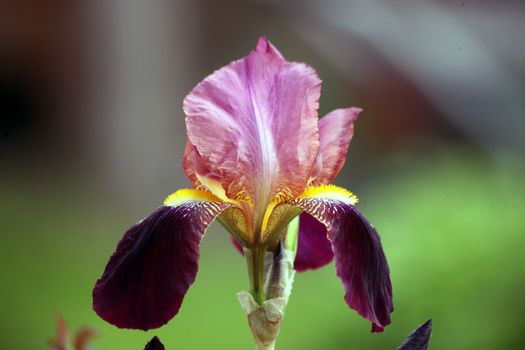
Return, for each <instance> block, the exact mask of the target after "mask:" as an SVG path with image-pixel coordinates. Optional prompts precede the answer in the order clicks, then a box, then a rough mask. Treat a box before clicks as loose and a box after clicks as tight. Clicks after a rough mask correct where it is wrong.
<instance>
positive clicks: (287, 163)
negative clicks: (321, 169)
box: [184, 38, 321, 208]
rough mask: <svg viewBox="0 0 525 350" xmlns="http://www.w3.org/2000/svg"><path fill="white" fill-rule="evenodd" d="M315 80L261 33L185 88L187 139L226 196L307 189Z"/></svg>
mask: <svg viewBox="0 0 525 350" xmlns="http://www.w3.org/2000/svg"><path fill="white" fill-rule="evenodd" d="M320 88H321V81H320V79H319V77H318V76H317V74H316V72H315V71H314V70H313V69H312V68H311V67H310V66H307V65H306V64H303V63H294V62H288V61H285V60H284V59H283V57H282V55H281V54H280V53H279V52H278V51H277V49H276V48H275V47H274V46H273V45H271V44H270V43H269V42H268V41H267V40H266V39H264V38H261V39H260V40H259V43H258V44H257V49H256V50H255V51H252V52H251V53H250V54H249V55H248V56H246V57H244V58H242V59H240V60H238V61H235V62H233V63H231V64H229V65H228V66H226V67H223V68H221V69H219V70H218V71H216V72H215V73H213V74H212V75H210V76H209V77H207V78H206V79H204V81H202V82H201V83H200V84H198V85H197V86H196V87H195V88H194V89H193V90H192V91H191V92H190V93H189V95H188V96H187V97H186V98H185V100H184V112H185V113H186V127H187V131H188V138H189V141H190V142H191V144H192V145H193V146H194V147H195V150H196V151H197V154H198V155H200V159H201V160H202V165H203V166H204V168H206V169H209V170H210V171H212V172H213V173H214V174H216V175H217V178H218V179H220V181H221V183H222V186H223V188H224V190H225V191H226V194H227V195H228V196H229V197H230V198H239V197H243V198H245V197H249V198H251V199H252V200H253V202H254V203H257V204H258V205H261V206H264V208H265V207H266V205H267V204H268V202H269V200H270V199H271V197H272V196H273V195H275V194H276V193H278V192H286V193H288V194H290V195H292V196H293V195H298V194H300V193H301V192H302V191H303V190H304V188H305V186H306V184H307V182H308V179H309V177H310V174H311V171H312V167H313V164H314V161H315V158H316V156H317V152H318V149H319V142H318V139H319V136H318V129H317V109H318V105H319V104H318V101H319V96H320Z"/></svg>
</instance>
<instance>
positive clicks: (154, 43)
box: [0, 0, 525, 350]
mask: <svg viewBox="0 0 525 350" xmlns="http://www.w3.org/2000/svg"><path fill="white" fill-rule="evenodd" d="M260 35H266V36H267V37H268V38H269V39H270V40H271V41H272V42H273V43H274V44H275V45H276V46H277V47H278V48H279V49H280V50H281V51H282V52H283V54H284V55H285V56H286V57H287V58H288V59H290V60H296V61H305V62H308V63H309V64H311V65H313V66H314V67H315V68H316V69H317V70H318V72H319V74H320V76H321V78H322V79H323V81H324V85H323V95H322V98H321V115H323V114H324V113H326V112H328V111H330V110H332V109H334V108H337V107H344V106H351V105H355V106H360V107H362V108H363V109H364V112H363V113H362V115H361V117H360V118H359V120H358V122H357V125H356V135H355V137H354V140H353V142H352V145H351V147H350V151H349V155H348V159H347V163H346V165H345V168H344V170H343V172H342V173H341V174H340V175H339V177H338V178H337V180H336V183H337V184H339V185H342V186H345V187H347V188H349V189H351V190H352V191H354V192H355V193H357V194H358V196H359V197H360V198H361V202H360V208H361V210H362V211H363V212H364V213H365V214H366V216H367V217H368V218H369V219H370V220H371V221H372V222H373V223H374V225H375V226H376V228H377V229H378V231H379V232H380V233H381V235H382V239H383V245H384V249H385V252H386V254H387V257H388V259H389V263H390V267H391V274H392V280H393V285H394V298H395V299H394V301H395V308H396V309H395V312H394V313H393V315H392V325H391V326H389V327H387V329H386V330H385V332H384V333H383V334H371V333H370V332H369V330H370V324H369V323H368V322H366V321H365V320H363V319H361V318H360V317H359V316H358V315H357V313H355V312H354V311H351V310H349V309H348V308H347V307H346V306H345V304H344V302H343V289H342V286H341V285H340V282H339V280H338V279H337V278H336V277H335V271H334V266H333V265H330V266H327V267H325V268H323V269H321V270H317V271H313V272H308V273H304V274H299V275H298V276H297V278H296V282H295V286H294V291H293V294H292V298H291V301H290V304H289V307H288V310H287V315H286V318H285V321H284V324H283V327H282V332H281V335H280V337H279V341H278V348H279V349H395V348H396V347H397V346H398V345H399V344H400V343H401V342H402V340H403V338H404V337H405V336H406V335H407V334H408V333H409V332H410V331H411V330H412V329H414V328H415V327H416V326H417V325H418V324H420V323H422V322H424V321H426V320H427V319H429V318H432V319H433V320H434V333H433V336H432V342H431V349H521V348H525V340H524V338H523V331H524V328H525V321H524V319H523V314H524V313H525V303H524V301H523V296H524V295H525V294H524V293H525V270H524V266H525V264H524V263H525V261H524V260H525V259H524V255H525V254H524V252H523V250H524V247H525V246H524V244H525V216H524V214H525V184H524V179H525V177H524V175H525V162H524V161H525V158H524V155H525V138H524V136H525V118H524V117H525V45H524V42H525V41H524V38H525V4H524V3H523V2H522V1H518V0H516V1H510V0H502V1H488V0H479V1H474V0H454V1H419V0H388V1H387V0H384V1H381V0H377V1H367V0H360V1H358V0H355V1H339V2H331V1H278V0H275V1H269V0H268V1H262V0H259V1H256V0H253V1H240V0H237V1H235V0H226V1H216V0H198V1H192V0H179V1H161V0H152V1H140V0H110V1H105V0H95V1H87V0H85V1H74V2H73V1H59V0H57V1H51V0H44V1H36V0H35V1H13V2H2V4H1V5H0V122H1V124H0V127H1V134H0V218H1V221H0V266H1V268H0V281H1V282H0V283H1V285H0V310H1V313H0V329H1V332H0V333H1V334H2V340H1V344H2V345H1V346H2V348H10V349H45V348H46V342H47V340H48V339H50V338H52V337H53V336H54V332H55V325H54V315H55V314H62V315H63V316H64V317H65V319H66V320H67V321H68V323H69V325H70V327H71V329H72V330H76V329H78V328H79V327H81V326H83V325H91V326H93V327H95V328H96V329H97V330H98V332H99V336H98V337H97V338H96V340H95V342H94V345H95V347H96V349H98V350H108V349H142V348H143V346H144V344H145V343H146V341H147V340H148V339H150V338H151V337H152V336H153V335H159V336H160V338H161V339H162V341H163V342H164V344H165V345H166V347H167V349H168V350H170V349H171V350H173V349H250V348H252V339H251V335H250V333H249V329H248V327H247V325H246V321H245V318H244V315H243V312H242V311H241V309H240V306H239V305H238V302H237V300H236V297H235V293H236V292H238V291H240V290H243V289H246V288H247V287H248V281H247V275H246V271H245V265H244V262H243V259H242V258H241V257H240V256H239V255H238V253H237V252H236V251H235V250H234V249H232V248H231V246H230V244H229V240H228V236H227V234H226V232H225V231H224V230H223V229H222V227H220V226H219V225H218V224H214V225H213V226H212V227H211V229H210V230H209V232H208V234H207V237H206V239H205V241H204V244H203V247H202V258H201V262H200V271H199V274H198V277H197V281H196V283H195V284H194V285H193V287H192V288H191V289H190V290H189V293H188V294H187V297H186V299H185V302H184V304H183V307H182V309H181V311H180V313H179V315H178V316H177V317H175V318H174V319H173V320H172V321H171V322H170V323H169V324H168V325H167V326H165V327H163V328H161V329H159V330H153V331H149V332H147V333H144V332H141V331H129V330H119V329H117V328H115V327H112V326H110V325H108V324H106V323H104V322H103V321H102V320H101V319H99V318H98V317H97V316H96V315H95V313H94V312H93V311H92V309H91V289H92V287H93V285H94V282H95V280H96V279H97V278H98V276H99V275H100V274H101V273H102V271H103V268H104V266H105V263H106V261H107V259H108V257H109V255H110V254H111V253H112V251H113V250H114V248H115V246H116V243H117V241H118V240H119V239H120V237H121V235H122V233H123V232H124V231H125V230H126V229H127V228H128V226H130V225H131V224H132V223H134V222H136V221H138V220H139V219H140V218H142V217H144V216H145V215H147V214H148V213H150V212H151V211H152V210H153V209H154V208H156V207H157V206H158V205H159V204H160V203H161V201H162V200H163V198H164V197H165V196H166V195H167V194H169V193H171V192H173V191H175V190H176V189H178V188H181V187H187V186H188V185H189V183H188V181H187V180H186V178H185V176H184V174H183V171H182V168H181V159H182V152H183V149H184V144H185V128H184V115H183V113H182V109H181V104H182V99H183V98H184V96H185V94H186V93H187V92H188V91H189V90H190V89H191V88H192V87H193V86H194V85H195V84H196V83H197V82H199V81H200V80H201V79H203V78H204V77H205V76H206V75H207V74H209V73H211V72H212V71H214V70H215V69H217V68H219V67H221V66H223V65H225V64H227V63H228V62H230V61H232V60H233V59H237V58H240V57H242V56H244V55H245V54H247V53H248V52H249V50H251V49H252V48H253V47H254V46H255V43H256V41H257V38H258V37H259V36H260Z"/></svg>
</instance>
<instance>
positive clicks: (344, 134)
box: [311, 107, 362, 184]
mask: <svg viewBox="0 0 525 350" xmlns="http://www.w3.org/2000/svg"><path fill="white" fill-rule="evenodd" d="M361 111H362V110H361V109H360V108H356V107H352V108H346V109H336V110H335V111H332V112H330V113H328V114H327V115H326V116H324V117H323V118H321V120H320V121H319V143H320V148H319V153H318V154H317V159H316V165H315V168H314V170H313V173H312V176H311V177H312V179H313V183H314V184H327V183H330V182H332V180H333V179H334V178H335V177H336V176H337V174H339V171H341V168H342V167H343V165H344V163H345V159H346V153H347V151H348V146H349V145H350V141H351V140H352V136H353V135H354V121H355V120H356V119H357V116H358V115H359V113H360V112H361Z"/></svg>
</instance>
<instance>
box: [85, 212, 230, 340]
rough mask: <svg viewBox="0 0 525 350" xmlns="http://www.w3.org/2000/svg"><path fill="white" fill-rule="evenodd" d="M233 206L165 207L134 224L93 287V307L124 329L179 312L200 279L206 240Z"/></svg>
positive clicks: (166, 318) (156, 323)
mask: <svg viewBox="0 0 525 350" xmlns="http://www.w3.org/2000/svg"><path fill="white" fill-rule="evenodd" d="M228 207H229V205H227V204H224V203H220V202H189V203H185V204H181V205H178V206H175V207H171V206H162V207H160V208H159V209H157V210H156V211H155V212H154V213H152V214H151V215H150V216H148V217H147V218H145V219H144V220H142V221H140V222H139V223H137V224H135V225H134V226H133V227H131V228H130V229H129V230H128V231H127V232H126V233H125V235H124V237H123V238H122V240H121V241H120V242H119V244H118V246H117V249H116V251H115V253H114V254H113V255H112V256H111V258H110V259H109V262H108V264H107V265H106V269H105V270H104V273H103V275H102V277H101V278H100V279H99V280H98V281H97V283H96V285H95V288H94V289H93V308H94V309H95V311H96V312H97V314H98V315H99V316H100V317H102V318H103V319H104V320H106V321H107V322H109V323H111V324H113V325H115V326H117V327H120V328H134V329H143V330H147V329H152V328H157V327H160V326H162V325H163V324H165V323H166V322H168V321H169V320H170V319H171V318H172V317H173V316H175V315H176V314H177V312H178V311H179V308H180V306H181V304H182V300H183V298H184V295H185V294H186V291H187V290H188V288H189V287H190V285H191V284H192V283H193V281H194V280H195V276H196V274H197V268H198V259H199V249H200V243H201V238H202V236H203V234H204V231H205V230H206V228H207V227H208V225H209V224H210V223H211V222H212V221H213V220H214V219H215V218H216V217H217V215H219V214H220V213H221V212H222V211H223V210H225V209H226V208H228Z"/></svg>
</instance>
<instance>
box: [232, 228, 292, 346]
mask: <svg viewBox="0 0 525 350" xmlns="http://www.w3.org/2000/svg"><path fill="white" fill-rule="evenodd" d="M298 222H299V220H298V218H296V219H294V220H293V221H292V222H291V223H290V224H289V225H288V229H287V234H286V236H285V237H286V239H285V240H284V242H283V241H279V244H278V245H277V247H276V248H275V251H274V252H268V251H266V249H264V250H261V249H245V255H246V259H247V262H248V267H249V269H248V271H249V274H250V282H251V285H252V292H251V293H248V292H245V291H242V292H239V293H237V298H238V299H239V302H240V303H241V306H242V308H243V309H244V312H245V313H246V315H247V317H248V324H249V326H250V329H251V331H252V335H253V337H254V341H255V346H256V349H257V350H272V349H275V341H276V339H277V336H278V335H279V330H280V328H281V322H282V320H283V318H284V313H285V309H286V306H287V305H288V300H289V298H290V293H291V290H292V285H293V279H294V276H295V270H294V268H293V266H294V259H295V254H296V250H297V235H298V231H299V230H298V229H299V224H298ZM254 273H257V275H256V276H255V275H254ZM260 277H262V279H261V278H260ZM261 280H263V281H264V284H260V282H261ZM255 281H257V282H256V283H257V284H255ZM261 287H262V288H261Z"/></svg>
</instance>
